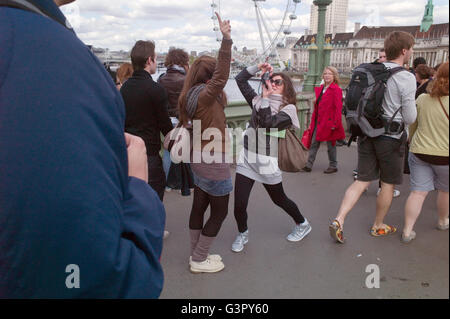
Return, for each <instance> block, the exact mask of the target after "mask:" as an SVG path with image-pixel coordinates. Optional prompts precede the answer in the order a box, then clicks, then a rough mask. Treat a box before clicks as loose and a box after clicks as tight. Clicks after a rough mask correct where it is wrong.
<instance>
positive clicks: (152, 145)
mask: <svg viewBox="0 0 450 319" xmlns="http://www.w3.org/2000/svg"><path fill="white" fill-rule="evenodd" d="M131 62H132V64H133V70H134V72H133V75H132V76H131V77H130V78H129V79H128V80H127V81H126V82H125V83H124V84H123V85H122V88H121V89H120V93H121V94H122V97H123V100H124V102H125V114H126V118H125V131H126V132H128V133H130V134H134V135H137V136H139V137H141V138H142V139H143V140H144V142H145V146H146V148H147V157H148V180H149V185H150V186H151V187H152V188H153V189H154V190H155V191H156V192H157V193H158V196H159V198H160V199H161V201H163V199H164V189H165V187H166V175H165V173H164V169H163V166H162V159H161V157H160V155H159V151H160V150H161V136H160V134H161V133H162V134H163V135H166V134H167V133H169V131H170V130H172V128H173V125H172V122H171V121H170V118H169V114H168V111H167V93H166V90H165V89H164V88H163V87H162V86H161V85H159V84H158V83H156V82H155V81H153V79H152V76H151V75H152V74H155V73H156V67H157V62H156V53H155V44H154V43H153V42H152V41H137V42H136V44H135V45H134V47H133V49H132V50H131Z"/></svg>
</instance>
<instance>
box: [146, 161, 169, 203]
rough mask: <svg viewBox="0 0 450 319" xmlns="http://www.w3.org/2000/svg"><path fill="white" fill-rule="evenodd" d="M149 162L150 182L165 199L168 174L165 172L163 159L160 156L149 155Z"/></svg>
mask: <svg viewBox="0 0 450 319" xmlns="http://www.w3.org/2000/svg"><path fill="white" fill-rule="evenodd" d="M147 163H148V184H149V185H150V186H151V187H152V188H153V189H154V190H155V192H156V193H157V194H158V196H159V199H160V200H161V201H163V198H164V191H165V188H166V174H165V173H164V169H163V165H162V159H161V157H160V156H147Z"/></svg>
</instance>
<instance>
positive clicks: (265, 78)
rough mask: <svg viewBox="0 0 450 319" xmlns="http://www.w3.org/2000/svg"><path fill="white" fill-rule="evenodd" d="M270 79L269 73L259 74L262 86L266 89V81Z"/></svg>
mask: <svg viewBox="0 0 450 319" xmlns="http://www.w3.org/2000/svg"><path fill="white" fill-rule="evenodd" d="M269 79H270V73H269V72H266V73H264V74H263V75H262V76H261V82H262V83H263V84H264V86H265V87H266V89H268V87H267V83H266V81H268V80H269Z"/></svg>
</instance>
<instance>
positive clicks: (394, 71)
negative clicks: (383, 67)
mask: <svg viewBox="0 0 450 319" xmlns="http://www.w3.org/2000/svg"><path fill="white" fill-rule="evenodd" d="M388 71H389V76H388V79H389V78H390V77H391V76H393V75H394V74H396V73H398V72H401V71H406V69H405V68H404V67H402V66H397V67H395V68H392V69H388ZM386 81H387V80H386Z"/></svg>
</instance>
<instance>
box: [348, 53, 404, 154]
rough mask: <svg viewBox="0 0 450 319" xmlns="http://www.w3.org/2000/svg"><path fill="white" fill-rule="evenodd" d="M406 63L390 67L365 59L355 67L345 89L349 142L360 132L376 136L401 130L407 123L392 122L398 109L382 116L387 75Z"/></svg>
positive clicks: (400, 69) (389, 75)
mask: <svg viewBox="0 0 450 319" xmlns="http://www.w3.org/2000/svg"><path fill="white" fill-rule="evenodd" d="M403 70H405V69H404V68H403V67H396V68H393V69H388V68H387V67H386V66H385V65H384V64H383V63H378V62H374V63H363V64H361V65H360V66H358V67H357V68H355V69H354V70H353V73H352V79H351V81H350V84H349V85H348V87H347V89H346V96H345V106H344V114H345V118H346V120H347V127H348V128H349V129H350V132H351V134H352V136H351V138H350V140H349V143H348V145H350V144H351V142H352V141H353V140H355V138H356V137H357V136H369V137H377V136H380V135H383V134H386V133H387V134H399V133H401V132H402V131H403V129H404V125H400V126H399V125H398V123H397V122H393V119H394V118H395V115H397V113H398V112H399V111H400V109H401V108H400V109H398V110H397V111H396V112H395V113H394V115H393V116H392V118H391V119H390V120H386V119H384V118H383V116H382V115H383V113H384V110H383V106H382V104H383V98H384V92H385V90H386V83H387V81H388V79H389V78H390V77H391V76H392V75H394V74H396V73H397V72H400V71H403Z"/></svg>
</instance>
